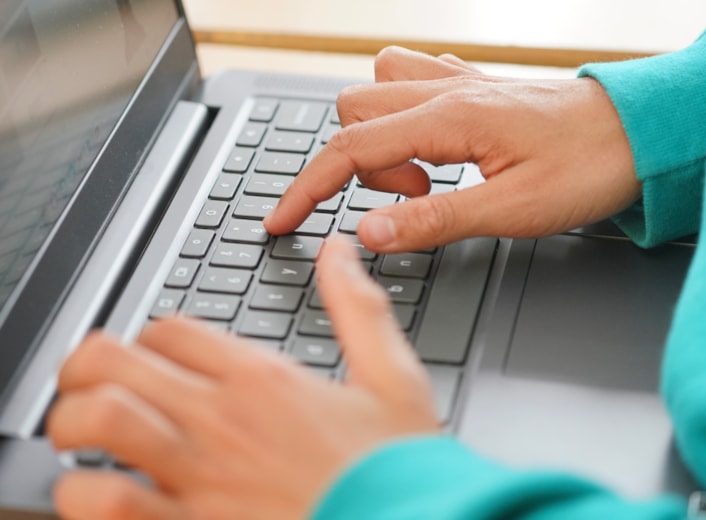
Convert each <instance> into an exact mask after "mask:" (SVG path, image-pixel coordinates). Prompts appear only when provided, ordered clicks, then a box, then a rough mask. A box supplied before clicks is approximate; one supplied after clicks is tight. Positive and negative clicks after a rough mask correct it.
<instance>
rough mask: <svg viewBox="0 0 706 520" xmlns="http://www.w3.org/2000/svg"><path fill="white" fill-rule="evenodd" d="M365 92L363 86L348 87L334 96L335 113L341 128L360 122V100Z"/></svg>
mask: <svg viewBox="0 0 706 520" xmlns="http://www.w3.org/2000/svg"><path fill="white" fill-rule="evenodd" d="M367 90H368V89H367V87H365V86H363V85H350V86H347V87H345V88H343V89H342V90H341V91H339V93H338V96H336V111H337V112H338V117H339V119H340V120H341V125H342V126H347V125H349V124H351V123H357V122H359V121H361V120H362V118H361V116H360V99H361V97H362V96H364V95H365V92H366V91H367Z"/></svg>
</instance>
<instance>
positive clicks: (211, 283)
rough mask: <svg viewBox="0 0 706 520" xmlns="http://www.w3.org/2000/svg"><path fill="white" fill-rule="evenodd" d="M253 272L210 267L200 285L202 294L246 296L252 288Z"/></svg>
mask: <svg viewBox="0 0 706 520" xmlns="http://www.w3.org/2000/svg"><path fill="white" fill-rule="evenodd" d="M252 277H253V275H252V272H250V271H246V270H243V269H227V268H223V267H209V268H208V269H206V271H205V272H204V274H203V277H202V278H201V282H200V283H199V291H201V292H217V293H226V294H244V293H245V291H247V290H248V287H249V286H250V281H251V280H252Z"/></svg>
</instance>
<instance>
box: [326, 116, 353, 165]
mask: <svg viewBox="0 0 706 520" xmlns="http://www.w3.org/2000/svg"><path fill="white" fill-rule="evenodd" d="M359 143H360V136H359V133H358V131H357V128H356V127H350V126H349V127H346V128H342V129H341V130H339V131H338V132H336V133H335V134H333V136H332V137H331V140H330V141H329V142H328V144H327V145H326V146H328V147H329V149H330V150H332V151H333V152H334V153H336V154H338V155H339V156H341V157H344V158H346V160H347V161H348V163H349V164H350V169H351V171H357V170H358V166H357V163H356V161H355V160H354V159H353V154H354V153H355V152H354V151H355V150H357V149H358V147H359Z"/></svg>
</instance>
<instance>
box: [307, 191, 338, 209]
mask: <svg viewBox="0 0 706 520" xmlns="http://www.w3.org/2000/svg"><path fill="white" fill-rule="evenodd" d="M341 202H343V193H337V194H336V195H334V196H333V197H331V198H330V199H328V200H325V201H323V202H319V204H318V205H317V206H316V209H314V211H316V212H319V213H337V212H338V210H339V209H340V207H341Z"/></svg>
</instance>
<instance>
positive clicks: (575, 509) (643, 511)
mask: <svg viewBox="0 0 706 520" xmlns="http://www.w3.org/2000/svg"><path fill="white" fill-rule="evenodd" d="M579 75H580V76H590V77H593V78H595V79H597V80H598V81H599V82H601V84H602V85H603V86H604V87H605V89H606V90H607V92H608V94H609V95H610V97H611V99H612V100H613V103H614V105H615V107H616V109H617V110H618V113H619V114H620V118H621V120H622V122H623V126H624V127H625V130H626V132H627V135H628V138H629V141H630V145H631V147H632V152H633V156H634V161H635V168H636V171H637V175H638V178H639V179H640V180H641V181H642V183H643V198H642V200H641V201H640V202H639V203H637V204H635V205H634V206H633V207H631V208H629V209H628V210H627V211H624V212H623V213H621V214H619V215H617V216H616V217H615V219H614V220H615V222H616V223H617V224H618V225H619V226H620V227H621V228H622V229H623V230H624V231H625V232H626V233H627V234H628V235H629V236H630V238H632V239H633V240H634V241H635V242H636V243H637V244H639V245H641V246H643V247H650V246H652V245H655V244H658V243H660V242H663V241H665V240H669V239H673V238H677V237H680V236H683V235H687V234H691V233H695V232H697V231H698V230H699V228H700V227H703V228H705V229H706V223H704V224H703V226H700V224H701V219H702V218H704V219H706V212H704V215H705V216H704V217H702V211H701V208H702V204H703V200H704V166H705V157H706V33H704V35H702V36H701V38H700V39H699V40H697V41H696V42H695V43H694V44H693V45H692V46H690V47H688V48H686V49H684V50H682V51H679V52H676V53H673V54H669V55H664V56H658V57H653V58H647V59H641V60H633V61H628V62H622V63H613V64H596V65H589V66H585V67H583V68H582V69H581V70H580V72H579ZM705 318H706V238H703V237H702V239H701V240H700V241H699V244H698V246H697V249H696V253H695V256H694V259H693V261H692V265H691V267H690V270H689V274H688V276H687V279H686V282H685V285H684V289H683V291H682V295H681V297H680V300H679V304H678V306H677V309H676V313H675V316H674V319H673V323H672V329H671V332H670V335H669V338H668V344H667V347H666V353H665V358H664V362H663V366H662V368H663V374H662V393H663V396H664V399H665V402H666V404H667V407H668V409H669V412H670V414H671V417H672V419H673V422H674V429H675V435H676V439H677V444H678V447H679V450H680V453H681V455H682V457H683V459H684V461H685V462H686V464H687V465H688V466H689V468H690V469H691V471H692V473H693V474H694V476H695V477H696V479H697V480H698V481H699V482H700V483H701V485H702V486H704V487H705V488H706V319H705ZM685 517H686V504H685V501H684V500H683V499H682V498H679V497H669V496H664V497H655V498H654V499H653V500H649V501H644V502H636V501H628V500H626V499H624V498H622V497H620V496H618V495H616V494H614V493H612V492H611V491H610V490H607V489H604V488H602V487H600V486H598V485H596V484H592V483H590V482H587V481H585V480H582V479H579V478H572V477H570V476H567V475H563V474H558V473H551V472H536V471H535V472H532V471H519V470H514V469H512V468H507V467H504V466H502V465H500V464H496V463H494V462H493V461H489V460H486V459H484V458H482V457H480V456H478V455H477V454H475V453H474V452H473V451H472V448H471V447H467V446H464V445H462V444H461V443H459V442H458V441H457V440H455V439H454V438H453V437H450V436H445V435H439V436H431V437H417V438H412V439H404V440H399V441H397V442H394V443H391V444H388V445H386V446H383V447H381V448H379V449H378V450H376V451H374V452H373V453H371V454H369V455H368V456H367V457H365V458H364V459H363V460H361V461H359V462H358V463H356V464H354V465H353V466H352V467H350V468H347V470H346V471H345V472H344V473H343V475H341V476H340V478H339V479H338V480H337V481H336V482H334V483H333V484H332V486H331V488H330V489H329V490H328V493H327V494H326V496H324V497H322V499H321V501H320V503H319V504H318V506H317V508H316V511H315V512H314V514H313V518H315V519H316V520H344V519H345V520H376V519H380V520H382V519H384V520H406V519H410V520H411V519H434V520H447V519H448V520H451V519H454V520H462V519H473V520H485V519H501V518H503V519H506V518H513V519H514V518H517V519H523V520H554V519H556V520H560V519H561V520H566V519H572V520H582V519H672V518H674V519H676V518H685Z"/></svg>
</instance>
